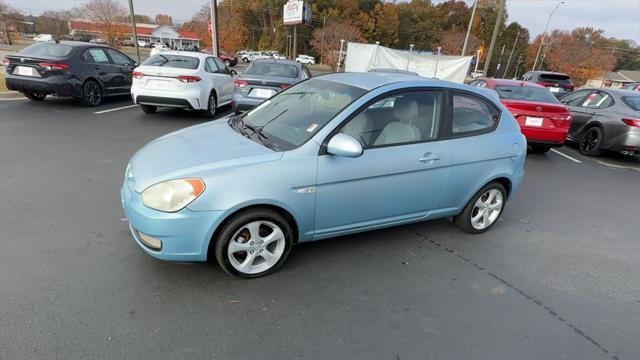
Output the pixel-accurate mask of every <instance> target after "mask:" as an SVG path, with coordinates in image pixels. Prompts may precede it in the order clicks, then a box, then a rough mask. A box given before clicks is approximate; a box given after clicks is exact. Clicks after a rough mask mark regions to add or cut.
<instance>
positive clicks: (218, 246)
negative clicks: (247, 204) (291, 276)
mask: <svg viewBox="0 0 640 360" xmlns="http://www.w3.org/2000/svg"><path fill="white" fill-rule="evenodd" d="M254 221H268V222H271V223H274V224H276V225H277V226H278V227H280V229H281V230H282V232H283V234H284V242H285V243H284V250H283V252H282V255H281V256H280V259H279V260H278V261H277V262H276V263H275V265H273V266H271V267H270V268H268V269H267V270H265V271H262V272H259V273H244V272H241V271H239V270H237V269H236V268H235V267H234V266H233V265H232V264H231V261H230V259H229V256H228V255H227V251H228V248H229V243H230V242H231V240H232V237H233V236H234V235H235V234H236V233H237V232H238V231H239V230H241V229H242V228H243V227H244V226H245V225H247V224H249V223H251V222H254ZM293 238H294V237H293V230H292V226H291V224H290V223H289V222H288V221H287V220H286V219H285V218H284V217H283V216H282V215H280V214H279V213H278V212H276V211H274V210H271V209H266V208H254V209H249V210H246V211H242V212H240V213H238V214H236V215H234V216H233V218H231V219H230V220H229V221H227V222H226V223H225V224H224V226H222V228H221V229H220V231H219V232H218V233H217V235H216V237H215V238H214V239H212V241H214V244H213V250H214V254H215V257H216V261H217V262H218V264H219V265H220V267H221V268H222V270H224V271H225V272H226V273H227V274H230V275H234V276H238V277H242V278H257V277H260V276H265V275H268V274H271V273H273V272H274V271H276V270H278V269H279V268H280V267H281V266H282V264H284V262H285V261H286V260H287V257H288V256H289V253H290V252H291V248H292V246H293ZM247 255H248V254H247Z"/></svg>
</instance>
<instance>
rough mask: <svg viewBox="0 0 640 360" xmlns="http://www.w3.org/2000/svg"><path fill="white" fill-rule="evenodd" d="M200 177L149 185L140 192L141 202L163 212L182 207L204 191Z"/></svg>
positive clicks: (174, 210)
mask: <svg viewBox="0 0 640 360" xmlns="http://www.w3.org/2000/svg"><path fill="white" fill-rule="evenodd" d="M204 188H205V186H204V182H202V180H200V179H180V180H170V181H165V182H161V183H158V184H155V185H151V186H149V187H148V188H146V189H145V190H144V191H143V192H142V203H143V204H144V205H145V206H146V207H150V208H152V209H155V210H159V211H164V212H176V211H180V210H182V209H184V207H185V206H187V205H189V204H190V203H191V202H192V201H193V200H195V199H196V198H197V197H198V196H200V194H202V192H203V191H204Z"/></svg>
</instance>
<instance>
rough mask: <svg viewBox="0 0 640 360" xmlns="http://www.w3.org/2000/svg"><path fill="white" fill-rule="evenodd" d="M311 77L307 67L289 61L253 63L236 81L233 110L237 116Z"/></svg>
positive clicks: (260, 61)
mask: <svg viewBox="0 0 640 360" xmlns="http://www.w3.org/2000/svg"><path fill="white" fill-rule="evenodd" d="M310 77H311V72H310V71H309V69H308V68H307V66H306V65H304V64H300V63H297V62H295V61H289V60H256V61H253V62H252V63H251V64H250V65H249V66H248V67H247V68H246V69H245V70H244V71H243V72H242V74H241V75H240V76H239V77H238V78H237V79H236V81H235V87H236V89H235V92H234V93H233V102H232V103H231V104H232V108H233V111H235V113H236V114H239V113H240V112H242V111H246V110H249V109H252V108H254V107H255V106H258V105H260V104H261V103H262V102H263V101H265V100H266V99H268V98H270V97H272V96H273V95H275V94H276V93H278V92H280V91H282V90H284V89H286V88H288V87H289V86H291V85H293V84H296V83H298V82H300V81H302V80H306V79H308V78H310Z"/></svg>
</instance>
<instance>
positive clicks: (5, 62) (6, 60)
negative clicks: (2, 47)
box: [2, 59, 11, 67]
mask: <svg viewBox="0 0 640 360" xmlns="http://www.w3.org/2000/svg"><path fill="white" fill-rule="evenodd" d="M9 63H11V61H9V59H4V60H2V64H3V65H4V66H5V67H6V66H9Z"/></svg>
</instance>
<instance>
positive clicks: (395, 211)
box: [315, 90, 449, 238]
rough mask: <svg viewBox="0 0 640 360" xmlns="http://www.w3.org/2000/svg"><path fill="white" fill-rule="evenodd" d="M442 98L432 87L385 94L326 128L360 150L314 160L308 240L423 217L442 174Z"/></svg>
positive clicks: (442, 180) (440, 184) (437, 192)
mask: <svg viewBox="0 0 640 360" xmlns="http://www.w3.org/2000/svg"><path fill="white" fill-rule="evenodd" d="M443 102H444V94H443V93H442V92H440V91H429V90H425V91H407V92H396V93H392V94H388V95H385V96H382V97H378V98H377V99H375V100H373V101H372V102H370V103H369V104H368V105H366V106H364V107H363V108H362V109H360V110H359V111H358V112H356V113H355V114H354V116H352V117H351V118H350V119H348V120H347V121H346V122H345V123H343V125H342V126H341V127H339V128H338V129H336V130H335V131H334V132H333V133H332V134H335V133H337V132H340V133H343V134H348V135H350V136H353V137H355V138H356V139H358V141H360V143H361V144H362V145H363V149H364V151H363V154H362V155H361V156H360V157H357V158H347V157H339V156H334V155H329V154H321V155H320V156H319V157H318V180H317V187H316V217H315V229H316V231H315V234H316V238H324V237H329V236H334V235H338V234H342V233H348V232H349V231H352V230H353V229H373V228H376V227H380V226H384V225H389V224H396V223H397V224H399V223H403V222H408V221H415V220H418V219H423V218H426V217H427V216H428V214H429V212H430V210H431V209H433V208H434V207H435V206H436V204H437V201H438V199H439V197H440V194H441V191H442V188H443V186H444V183H445V181H446V178H447V174H448V172H449V168H448V162H449V154H448V151H447V148H446V146H444V145H443V144H442V143H441V142H440V141H438V131H439V124H440V121H441V120H440V118H441V114H442V111H441V110H442V108H443V105H442V104H443ZM329 138H331V135H330V136H329V137H328V139H327V140H326V141H328V140H329Z"/></svg>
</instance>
